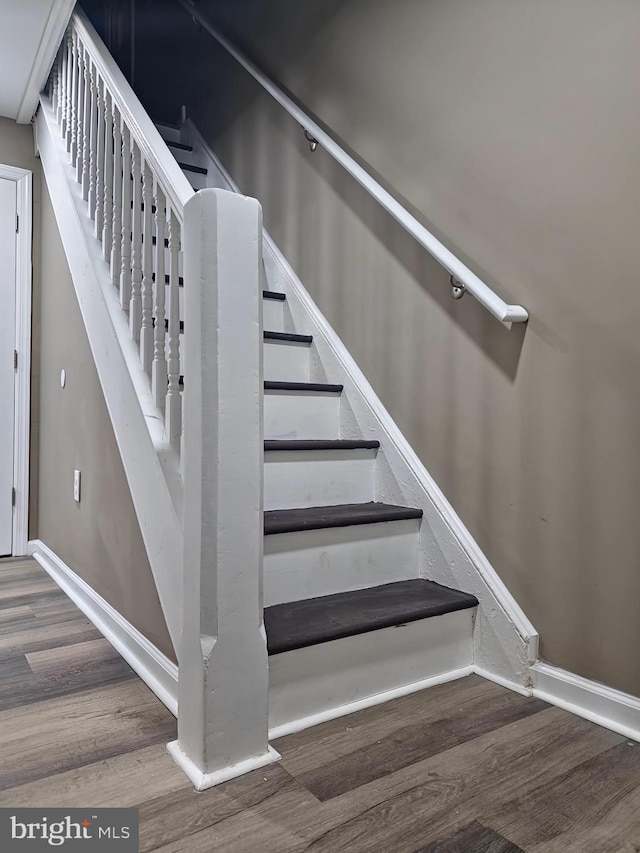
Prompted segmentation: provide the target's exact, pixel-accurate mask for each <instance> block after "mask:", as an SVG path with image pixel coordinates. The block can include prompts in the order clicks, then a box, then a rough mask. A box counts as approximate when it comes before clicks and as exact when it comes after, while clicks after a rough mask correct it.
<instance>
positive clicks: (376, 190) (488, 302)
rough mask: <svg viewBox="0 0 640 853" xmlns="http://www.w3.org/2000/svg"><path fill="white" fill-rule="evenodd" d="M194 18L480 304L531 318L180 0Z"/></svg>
mask: <svg viewBox="0 0 640 853" xmlns="http://www.w3.org/2000/svg"><path fill="white" fill-rule="evenodd" d="M179 2H180V3H181V4H182V5H183V6H184V7H185V9H186V10H187V11H188V13H189V14H190V15H192V16H193V18H194V20H197V21H198V22H199V23H200V24H201V26H202V27H203V28H204V29H205V30H207V31H208V32H209V33H211V35H212V36H213V37H214V38H215V39H216V41H217V42H218V43H219V44H221V45H222V47H223V48H224V49H225V50H226V51H227V52H228V53H229V54H231V56H233V58H234V59H235V60H236V61H237V62H239V63H240V65H241V66H242V67H243V68H244V69H245V71H247V72H248V73H249V74H250V75H251V76H252V77H253V78H254V79H255V80H256V81H257V82H258V83H259V84H260V85H261V86H262V88H263V89H265V90H266V91H267V92H268V93H269V94H270V95H271V97H272V98H273V99H274V100H275V101H277V102H278V103H279V104H280V106H281V107H283V108H284V109H285V110H286V111H287V112H288V113H289V115H290V116H292V118H293V119H295V121H297V122H298V123H299V124H300V125H302V127H303V128H304V129H305V130H306V132H307V133H310V134H311V136H312V137H313V138H314V140H315V141H316V142H318V143H320V145H322V147H323V148H324V149H325V151H326V152H327V153H328V154H330V155H331V157H333V159H334V160H335V161H336V162H337V163H339V164H340V165H341V166H342V168H343V169H344V170H345V171H346V172H348V173H349V174H350V175H351V177H352V178H353V179H354V180H355V181H357V182H358V183H359V184H360V186H361V187H362V188H363V189H364V190H365V192H367V193H369V195H370V196H371V197H372V198H373V199H374V200H375V201H377V202H378V204H379V205H380V206H381V207H383V208H384V209H385V210H386V211H387V213H388V214H389V215H390V216H392V217H393V218H394V219H395V220H396V222H398V223H399V224H400V226H401V227H402V228H404V230H405V231H406V232H407V233H408V234H411V236H412V237H413V238H414V239H415V240H416V241H417V242H418V243H419V244H420V245H421V246H422V247H423V248H424V249H426V251H427V252H429V254H430V255H432V256H433V257H434V258H435V259H436V260H437V261H438V263H440V264H441V265H442V266H443V267H444V268H445V269H446V270H447V271H448V272H450V273H451V275H452V276H454V278H456V279H457V280H458V281H459V282H462V284H464V286H465V288H466V289H467V290H468V291H469V293H470V294H471V295H472V296H475V298H476V299H477V300H478V302H480V304H481V305H484V307H485V308H486V309H487V311H489V312H490V313H491V314H493V316H494V317H497V319H498V320H500V321H501V322H503V323H526V322H527V320H528V319H529V315H528V313H527V310H526V309H525V308H523V307H522V305H508V304H507V303H506V302H505V301H504V299H501V298H500V297H499V296H498V294H497V293H496V292H495V291H494V290H492V289H491V288H490V287H489V286H488V285H487V284H485V282H484V281H482V280H481V279H480V278H478V276H477V275H476V274H475V273H473V272H472V271H471V270H470V269H469V267H467V266H466V265H465V264H463V263H462V261H461V260H460V259H459V258H457V257H456V256H455V255H454V254H453V252H451V251H450V250H449V249H447V247H446V246H444V245H443V244H442V243H441V242H440V240H438V239H437V237H435V236H434V235H433V234H432V233H431V232H430V231H428V230H427V229H426V228H425V227H424V225H422V223H420V222H418V220H417V219H416V218H415V216H412V215H411V214H410V213H409V211H408V210H407V209H406V208H405V207H403V206H402V205H401V204H400V202H399V201H398V200H397V199H396V198H394V197H393V196H392V195H391V193H390V192H388V191H387V190H385V189H384V187H382V186H381V185H380V184H379V183H378V182H377V181H376V180H375V178H373V177H372V176H371V175H370V174H369V172H367V171H366V169H363V168H362V166H361V165H360V164H359V163H358V162H357V161H356V160H354V158H353V157H351V155H350V154H348V153H347V152H346V151H345V150H344V148H342V147H341V146H340V145H339V144H338V143H337V142H336V140H335V139H334V138H333V137H332V136H331V135H330V134H329V133H327V131H326V130H325V129H324V128H323V127H321V126H320V125H319V124H318V123H317V122H315V121H314V120H313V119H312V118H311V117H310V116H309V115H308V114H307V113H306V112H305V111H304V110H303V109H302V108H301V107H300V106H299V105H298V104H297V103H295V102H294V101H293V100H292V99H291V98H290V97H289V95H287V94H286V93H285V92H284V91H283V90H282V89H281V88H280V87H279V86H278V85H277V84H276V83H274V82H273V80H270V79H269V78H268V77H267V76H266V75H265V74H263V73H262V71H261V70H260V69H259V68H258V67H257V66H256V65H254V64H253V63H252V62H251V61H250V60H249V59H247V57H246V56H245V55H244V54H243V53H242V52H241V51H239V50H238V49H237V48H236V47H235V46H234V45H233V44H232V43H231V42H230V41H229V40H228V39H227V38H225V37H224V36H223V35H222V33H220V32H219V31H218V30H216V28H215V27H214V26H212V24H211V23H210V22H209V21H208V20H207V18H206V16H205V15H204V14H203V13H202V12H201V11H200V10H199V9H197V8H195V7H194V6H193V5H192V2H191V0H179Z"/></svg>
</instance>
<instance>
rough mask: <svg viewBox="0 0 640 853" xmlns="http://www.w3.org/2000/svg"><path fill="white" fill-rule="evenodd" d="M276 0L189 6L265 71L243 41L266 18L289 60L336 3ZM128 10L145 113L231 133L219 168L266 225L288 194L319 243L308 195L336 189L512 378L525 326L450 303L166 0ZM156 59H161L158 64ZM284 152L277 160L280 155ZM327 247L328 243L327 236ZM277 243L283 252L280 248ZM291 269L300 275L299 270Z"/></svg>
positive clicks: (209, 134)
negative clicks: (226, 158) (255, 205)
mask: <svg viewBox="0 0 640 853" xmlns="http://www.w3.org/2000/svg"><path fill="white" fill-rule="evenodd" d="M278 2H279V3H280V5H282V6H283V9H284V7H286V14H284V13H283V14H282V15H281V16H280V15H278V14H277V9H276V10H274V9H273V8H272V7H273V4H270V7H269V10H268V12H267V10H265V8H264V4H262V3H260V2H258V1H257V0H249V2H246V3H243V4H241V5H242V19H241V20H239V19H238V4H232V3H229V2H225V3H215V4H213V3H211V2H200V3H199V4H198V7H199V8H200V9H201V10H203V11H204V12H205V13H206V14H210V17H211V19H212V20H215V21H216V24H217V25H219V26H220V25H221V28H222V29H224V31H225V32H227V33H229V35H230V37H231V38H232V40H234V41H236V43H238V44H240V39H239V38H238V36H237V34H236V32H235V30H236V28H239V27H241V28H242V33H243V41H244V43H245V44H247V43H248V44H249V47H248V48H244V47H243V49H246V51H247V53H248V55H249V56H250V57H251V58H252V59H254V61H255V62H256V63H257V64H258V65H259V66H260V67H262V68H264V69H265V71H266V73H267V74H270V72H269V68H268V63H267V62H265V61H264V59H263V58H262V57H260V56H259V55H258V54H257V53H256V51H255V50H254V49H252V46H251V45H252V43H253V44H254V43H255V40H256V39H257V38H258V37H259V38H261V39H265V38H266V36H265V33H266V34H267V36H268V35H269V33H271V30H272V29H273V27H274V21H277V22H278V23H279V24H280V29H279V31H278V45H279V48H280V51H281V55H282V57H284V58H285V59H294V58H295V57H297V56H299V55H303V54H304V52H305V44H306V43H307V42H308V40H309V39H312V38H313V37H314V36H315V35H316V34H317V32H318V30H319V29H321V28H322V27H323V26H324V25H326V23H327V22H328V21H329V20H330V19H331V18H332V17H333V16H334V15H335V14H336V13H337V11H338V10H339V9H340V7H341V6H342V5H343V2H340V0H323V2H318V3H315V4H314V5H313V8H312V9H311V10H310V9H309V8H306V9H304V10H298V12H297V13H296V11H295V8H296V7H292V6H291V3H290V2H289V0H278ZM276 5H277V4H276ZM214 7H215V8H214ZM137 14H138V18H137V55H138V59H137V68H138V72H137V85H136V90H137V92H138V94H139V95H140V97H141V99H142V100H143V102H144V103H145V106H146V107H147V109H148V110H149V112H150V113H151V114H152V115H153V116H155V117H160V118H163V119H165V120H168V121H175V120H176V119H177V117H178V116H179V113H180V107H181V105H182V104H185V105H186V106H187V111H188V114H189V116H190V117H191V118H193V120H194V121H195V122H196V124H197V125H198V126H199V127H200V129H201V130H202V132H203V133H204V135H205V137H206V138H207V139H209V140H218V139H223V138H224V137H225V135H226V134H227V133H230V134H232V135H233V137H234V144H233V148H234V154H233V156H234V159H235V158H238V157H240V155H241V151H242V149H243V148H244V146H245V144H246V146H247V147H246V156H244V157H241V160H242V163H241V164H239V163H238V165H240V168H235V167H236V163H231V162H227V163H226V165H227V166H228V167H229V168H230V169H231V171H232V173H233V174H234V175H235V176H236V178H239V179H240V182H241V184H242V188H243V189H244V190H245V191H246V192H248V193H250V194H256V195H257V196H258V198H260V199H261V200H262V201H263V203H264V204H265V206H266V209H265V216H266V217H267V223H266V224H267V227H270V220H273V217H274V215H275V216H278V214H277V212H276V211H277V210H278V208H280V207H281V206H282V205H287V204H288V203H290V202H291V199H292V198H295V199H296V203H297V204H300V205H301V206H303V207H305V208H307V209H308V208H309V207H310V206H314V205H317V207H318V210H317V214H318V215H317V219H318V222H317V224H316V227H315V228H314V232H313V233H314V234H315V239H316V240H317V242H318V244H319V245H320V246H322V245H323V244H325V243H326V241H327V240H326V239H325V238H327V239H328V235H324V234H323V233H322V227H323V225H322V222H323V221H324V219H325V217H324V216H323V214H322V211H321V210H320V208H321V206H322V204H323V202H322V200H320V199H319V198H317V197H314V196H315V190H316V189H317V186H318V179H320V182H321V184H326V185H327V186H328V187H330V188H331V190H332V192H333V193H334V194H335V196H336V199H335V201H338V202H340V203H342V204H344V205H347V206H348V208H349V209H350V210H351V211H352V212H353V214H354V215H355V216H356V217H357V218H358V219H359V221H360V222H361V223H362V225H363V226H364V227H365V228H366V229H368V230H369V231H370V232H371V235H372V237H374V238H375V240H376V241H377V242H379V243H380V244H381V245H382V246H384V247H385V249H386V251H387V252H388V253H389V254H390V255H392V256H393V257H394V258H395V259H396V260H397V262H398V264H399V265H400V266H402V267H403V268H404V270H405V271H406V272H407V273H408V274H409V275H410V276H411V278H413V279H414V280H415V281H416V282H418V283H419V284H420V286H421V287H422V288H423V289H424V290H425V292H426V293H427V294H428V295H429V296H430V297H431V299H432V300H433V301H434V302H435V303H436V304H437V305H438V307H439V308H440V309H441V310H442V311H443V312H444V313H446V315H447V316H448V317H450V318H451V319H452V320H454V321H455V323H457V324H459V325H460V327H461V328H462V329H463V331H464V332H465V334H466V335H467V336H468V337H469V338H470V339H471V340H473V342H474V343H475V345H476V346H477V347H478V348H480V349H482V350H483V352H484V353H485V354H486V355H487V356H488V357H489V358H490V359H491V360H492V361H493V362H495V364H496V366H497V367H498V368H499V369H500V370H501V372H502V373H503V374H504V375H505V376H506V377H507V378H508V379H509V380H510V381H513V380H514V379H515V376H516V374H517V370H518V365H519V362H520V357H521V353H522V348H523V345H524V339H525V335H526V325H524V324H514V326H513V327H512V328H511V329H509V328H507V327H506V326H502V325H501V324H500V323H499V321H497V320H496V319H495V318H494V317H493V316H492V315H490V314H489V313H488V312H487V311H486V309H485V308H484V307H482V306H481V305H480V304H479V303H478V302H477V301H476V300H475V299H474V298H473V297H472V296H469V295H467V296H465V298H464V299H463V300H462V301H459V302H455V301H454V300H452V298H451V295H450V285H449V274H448V272H447V271H446V270H444V269H443V268H442V267H441V266H440V265H439V263H438V262H437V261H435V260H434V259H433V258H432V257H431V256H430V255H429V253H428V252H427V251H426V250H424V249H423V248H422V247H421V246H420V245H419V244H418V243H417V242H416V241H415V239H414V238H413V237H412V236H411V235H409V234H407V232H406V231H405V230H404V229H403V228H402V226H400V225H399V224H398V223H397V222H396V221H395V220H394V219H393V217H391V216H390V215H389V214H388V213H387V212H386V211H385V210H384V209H383V208H381V207H380V205H379V204H378V203H377V202H376V201H375V200H374V199H372V198H371V196H370V195H369V194H368V193H367V192H366V191H365V190H364V189H363V188H362V187H361V186H360V185H359V184H358V183H357V182H356V181H354V180H353V179H351V178H350V177H349V176H348V175H347V173H346V172H345V171H344V169H343V168H342V167H341V166H340V165H339V164H337V163H336V162H335V160H333V158H332V157H330V156H329V155H328V154H326V153H325V152H324V151H323V150H322V149H321V148H319V149H318V150H317V151H316V152H315V153H314V154H311V152H310V151H309V148H308V145H307V143H306V142H305V140H304V136H303V133H302V130H301V128H299V127H298V125H297V123H296V122H295V121H294V120H293V119H292V118H291V117H290V116H289V115H288V114H287V113H286V112H285V111H284V109H283V108H282V107H280V106H279V105H278V104H277V103H276V102H274V101H273V100H272V99H271V98H270V96H268V95H265V93H264V92H263V90H262V88H261V87H260V86H259V84H257V83H256V82H255V81H254V80H253V79H252V78H251V77H250V75H249V74H247V73H246V72H245V71H244V70H243V69H241V68H240V66H239V65H238V63H237V62H236V61H235V60H234V59H233V58H232V57H230V56H229V55H228V54H227V53H226V51H224V50H223V49H222V48H221V47H220V46H219V45H218V44H217V43H216V41H215V39H214V38H213V37H212V36H211V35H210V34H209V33H207V32H206V31H204V30H203V29H202V28H201V27H200V26H199V25H198V24H196V23H194V21H193V20H192V19H191V17H190V16H189V14H188V12H187V11H186V10H185V9H184V8H183V7H182V6H180V5H179V4H178V3H177V2H176V0H172V2H168V0H161V2H148V3H146V4H142V6H141V8H140V9H139V10H138V13H137ZM272 35H273V34H272ZM269 42H270V38H266V43H269ZM158 56H166V57H169V58H170V59H169V61H166V62H161V63H160V65H158V62H157V57H158ZM151 71H153V73H151ZM187 81H188V82H187ZM218 81H221V82H222V85H218ZM282 88H283V89H284V90H285V91H286V92H287V94H288V95H289V96H290V97H292V99H293V100H294V101H296V98H295V96H293V95H292V94H291V93H290V92H289V91H288V90H287V89H286V87H284V86H283V87H282ZM301 106H303V105H301ZM303 108H304V109H305V111H306V112H307V114H308V115H310V117H311V118H313V119H314V121H316V122H317V123H318V124H319V125H320V126H323V127H324V128H325V130H327V131H328V132H330V133H331V134H332V135H333V136H334V137H335V138H336V141H337V142H338V143H339V144H340V145H341V146H342V147H343V148H344V149H345V150H347V151H348V152H349V153H350V154H351V156H353V157H354V159H355V160H356V161H358V162H360V163H361V165H362V166H364V167H365V168H366V169H367V171H368V172H369V173H370V174H371V175H372V176H373V177H374V178H375V179H376V180H377V181H378V182H379V183H381V184H382V185H383V186H385V181H384V176H381V175H378V174H377V173H376V172H375V170H373V169H372V168H371V166H369V165H368V164H367V163H365V162H362V161H361V160H360V158H359V157H358V155H357V153H356V152H354V151H353V150H351V149H350V148H349V146H348V145H347V144H346V143H345V142H344V141H343V140H342V139H340V137H338V136H336V135H335V134H334V133H333V132H332V130H331V128H329V127H326V125H324V123H323V122H322V120H321V119H320V118H319V117H318V116H316V115H315V114H314V113H312V112H311V111H310V110H309V109H308V108H307V107H304V106H303ZM260 117H262V118H260ZM247 121H248V122H249V124H247ZM262 121H264V122H266V126H261V122H262ZM238 126H241V127H242V128H243V141H241V142H240V144H239V143H238V133H237V127H238ZM274 131H275V132H276V133H277V134H278V135H279V136H280V137H281V138H282V139H283V140H286V145H284V144H283V146H282V148H281V149H280V150H278V151H273V150H272V151H268V150H266V149H267V148H268V147H269V144H270V143H269V140H270V138H271V137H272V136H273V132H274ZM241 146H242V147H241ZM291 146H293V148H294V149H295V156H291V157H286V151H287V149H288V147H291ZM292 153H293V152H292ZM284 157H286V161H284V160H283V158H284ZM278 161H280V162H279V163H278ZM301 161H304V162H305V163H306V164H307V166H309V168H310V169H311V171H312V172H313V173H314V175H315V179H316V180H315V181H311V176H310V175H307V176H303V175H301V174H300V163H301ZM278 176H279V177H278ZM262 187H264V190H263V191H260V189H259V188H262ZM285 188H286V197H285ZM385 188H386V189H388V190H389V191H391V192H392V194H393V195H395V197H396V198H398V199H399V201H401V203H402V204H403V205H404V206H405V207H406V208H407V209H408V210H409V211H410V212H411V213H413V215H414V216H416V218H417V219H418V220H419V221H421V222H422V223H423V224H424V225H425V226H426V227H427V228H429V230H431V231H432V233H434V234H435V235H436V236H437V237H438V238H439V239H440V240H441V241H442V242H443V243H444V244H445V245H447V246H448V247H449V248H450V249H451V250H452V251H454V253H456V254H457V255H458V257H460V258H461V259H462V260H463V261H465V262H466V263H467V264H469V265H470V266H471V268H472V269H474V271H475V272H476V273H477V274H478V275H479V276H480V277H481V278H483V279H484V280H485V281H487V282H488V284H489V285H490V286H491V287H494V288H495V289H496V291H497V292H499V293H501V295H504V296H506V297H507V298H508V294H507V293H505V292H504V291H503V290H502V289H501V287H500V283H499V282H494V281H492V280H491V278H490V276H488V274H487V272H486V271H484V270H482V269H479V268H478V267H477V265H474V266H472V265H471V262H470V259H469V258H468V257H465V254H464V253H463V252H461V251H460V249H459V248H458V247H456V246H455V245H453V244H452V243H451V241H450V240H448V239H447V237H446V235H443V234H441V233H439V232H438V229H437V227H435V226H434V225H433V224H432V223H430V222H428V221H427V220H426V219H425V217H424V215H423V214H421V213H420V212H419V211H417V210H415V209H414V208H412V206H411V205H410V204H409V203H408V202H407V201H406V200H405V199H403V198H402V197H401V196H399V194H398V193H397V192H396V191H395V190H393V188H392V187H389V186H386V187H385ZM267 200H268V204H267ZM283 211H284V209H283ZM278 218H279V219H281V222H282V223H283V224H284V221H285V218H286V217H285V216H284V212H283V215H282V217H279V216H278ZM276 231H277V229H276ZM302 233H303V232H302V231H301V234H302ZM306 233H309V232H308V231H307V232H306ZM274 236H275V235H274ZM300 239H302V238H300ZM333 245H334V249H335V241H334V243H333ZM282 248H283V249H285V247H284V246H283V247H282ZM347 250H348V247H346V246H344V247H343V249H342V251H344V252H345V253H346V252H347ZM285 251H286V249H285ZM306 251H308V247H307V246H304V247H303V246H301V245H298V246H296V247H294V251H293V254H292V253H291V252H290V251H287V255H288V257H289V260H291V261H292V262H293V261H294V259H295V258H296V257H300V256H301V253H304V252H306ZM294 265H295V264H294ZM298 271H299V272H300V269H299V268H298Z"/></svg>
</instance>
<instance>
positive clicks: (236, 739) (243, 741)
mask: <svg viewBox="0 0 640 853" xmlns="http://www.w3.org/2000/svg"><path fill="white" fill-rule="evenodd" d="M184 217H185V218H184V230H183V235H182V236H183V249H184V321H185V335H184V344H185V350H184V375H185V386H184V387H185V390H184V407H183V411H184V435H183V441H182V454H183V471H184V542H185V546H184V611H183V630H182V637H181V642H180V647H179V649H178V662H179V699H178V703H179V712H178V740H177V741H174V742H173V743H171V744H169V750H170V752H171V754H172V755H173V757H174V759H175V760H176V761H177V763H178V764H179V765H180V766H181V767H182V768H183V770H184V771H185V772H186V773H187V775H188V776H189V778H190V779H191V781H192V782H193V783H194V784H195V786H196V788H198V789H199V790H202V789H204V788H208V787H210V786H212V785H216V784H218V783H219V782H223V781H225V780H226V779H230V778H232V777H234V776H239V775H240V774H242V773H246V772H248V771H250V770H254V769H255V768H257V767H261V766H264V765H265V764H269V763H271V762H272V761H274V760H277V758H278V757H279V756H278V754H277V753H276V752H275V751H274V750H272V749H271V748H270V747H269V744H268V659H267V648H266V637H265V632H264V625H263V611H262V526H263V517H262V479H263V427H262V381H263V380H262V328H261V326H262V323H261V310H262V299H261V286H260V260H261V242H262V214H261V208H260V205H259V203H258V202H257V201H255V200H254V199H250V198H244V197H242V196H239V195H236V194H234V193H229V192H226V191H224V190H214V189H207V190H202V191H201V192H198V193H197V194H196V195H195V196H194V197H193V198H192V199H191V200H190V201H189V202H188V203H187V204H186V206H185V211H184Z"/></svg>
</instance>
